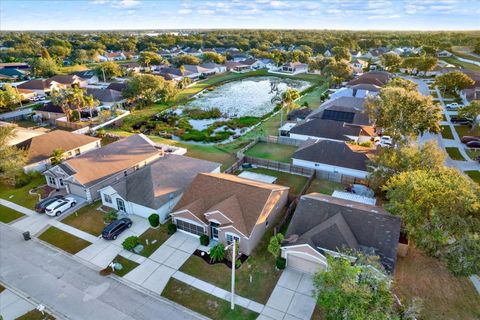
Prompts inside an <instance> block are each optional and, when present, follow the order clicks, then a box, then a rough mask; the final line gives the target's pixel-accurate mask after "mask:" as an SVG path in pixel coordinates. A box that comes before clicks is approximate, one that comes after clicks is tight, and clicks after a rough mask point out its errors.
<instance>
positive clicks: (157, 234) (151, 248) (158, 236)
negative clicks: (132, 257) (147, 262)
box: [140, 222, 170, 257]
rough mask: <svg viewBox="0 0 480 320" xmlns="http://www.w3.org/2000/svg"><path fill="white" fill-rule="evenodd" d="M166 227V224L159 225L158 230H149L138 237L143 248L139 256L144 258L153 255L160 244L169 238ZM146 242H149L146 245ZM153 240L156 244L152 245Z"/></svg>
mask: <svg viewBox="0 0 480 320" xmlns="http://www.w3.org/2000/svg"><path fill="white" fill-rule="evenodd" d="M167 225H168V222H167V223H165V224H161V225H160V227H159V228H158V229H153V228H150V229H148V230H147V231H145V232H144V233H143V234H142V235H141V236H140V241H141V242H142V244H143V246H144V249H143V251H142V252H140V255H142V256H144V257H150V255H151V254H152V253H154V252H155V250H157V249H158V248H159V247H160V246H161V245H162V243H164V242H165V241H166V240H167V239H168V237H170V236H169V235H168V232H167ZM146 240H148V242H149V244H148V245H147V241H146ZM153 240H157V242H155V243H152V241H153Z"/></svg>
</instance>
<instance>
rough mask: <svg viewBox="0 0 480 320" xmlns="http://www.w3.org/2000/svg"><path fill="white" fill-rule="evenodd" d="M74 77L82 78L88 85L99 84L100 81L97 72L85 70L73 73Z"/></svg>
mask: <svg viewBox="0 0 480 320" xmlns="http://www.w3.org/2000/svg"><path fill="white" fill-rule="evenodd" d="M72 75H74V76H77V77H80V78H82V79H84V80H85V81H87V84H93V83H98V81H99V79H98V76H97V73H96V72H95V70H84V71H77V72H74V73H72Z"/></svg>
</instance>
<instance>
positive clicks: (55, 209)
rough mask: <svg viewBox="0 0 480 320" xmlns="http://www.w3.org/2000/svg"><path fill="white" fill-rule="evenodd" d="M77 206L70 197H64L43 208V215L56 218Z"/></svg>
mask: <svg viewBox="0 0 480 320" xmlns="http://www.w3.org/2000/svg"><path fill="white" fill-rule="evenodd" d="M76 205H77V201H76V200H75V199H74V198H72V197H65V198H63V199H58V200H57V201H55V202H52V203H51V204H49V205H48V206H47V207H46V208H45V213H46V214H47V215H49V216H51V217H57V216H59V215H61V214H62V213H64V212H65V211H67V210H68V209H70V208H73V207H75V206H76Z"/></svg>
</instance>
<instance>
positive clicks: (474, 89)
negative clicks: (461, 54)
mask: <svg viewBox="0 0 480 320" xmlns="http://www.w3.org/2000/svg"><path fill="white" fill-rule="evenodd" d="M460 71H461V72H463V73H465V74H466V75H467V76H469V77H470V78H471V79H472V80H473V81H475V82H474V84H473V85H471V86H469V87H468V88H465V89H463V90H462V91H461V92H460V96H461V97H463V98H465V99H466V100H467V101H472V100H480V72H477V71H472V70H468V69H460Z"/></svg>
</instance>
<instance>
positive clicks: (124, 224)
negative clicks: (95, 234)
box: [102, 218, 133, 240]
mask: <svg viewBox="0 0 480 320" xmlns="http://www.w3.org/2000/svg"><path fill="white" fill-rule="evenodd" d="M132 223H133V222H132V220H130V219H129V218H122V219H118V220H115V221H113V222H111V223H110V224H109V225H108V226H106V227H105V228H104V229H103V231H102V238H103V239H105V240H115V239H117V237H118V236H119V235H120V234H121V233H122V232H123V231H125V230H127V229H128V228H130V227H131V226H132Z"/></svg>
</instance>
